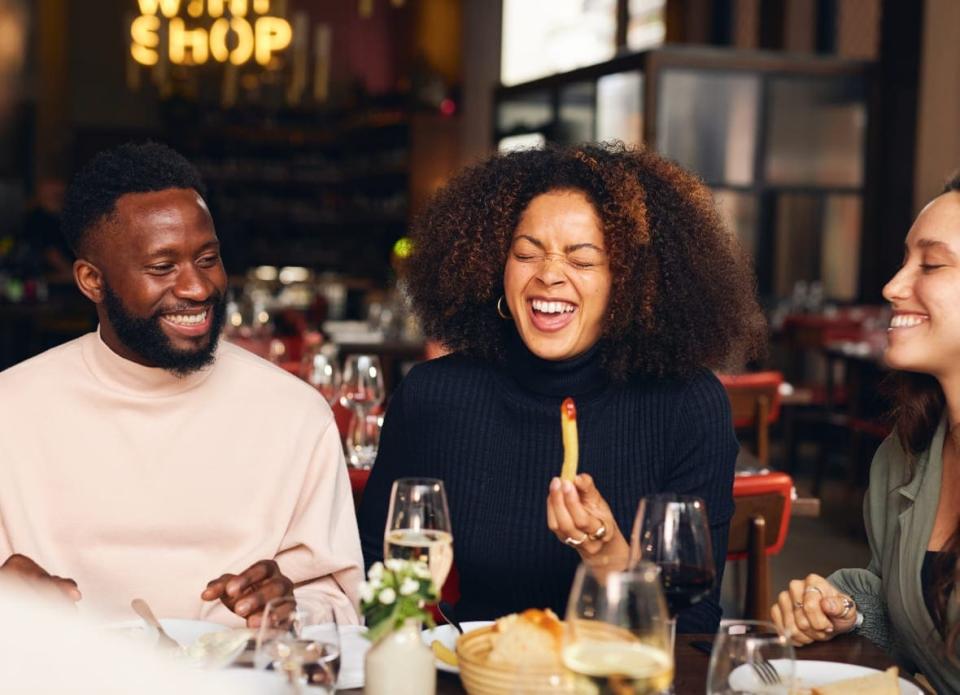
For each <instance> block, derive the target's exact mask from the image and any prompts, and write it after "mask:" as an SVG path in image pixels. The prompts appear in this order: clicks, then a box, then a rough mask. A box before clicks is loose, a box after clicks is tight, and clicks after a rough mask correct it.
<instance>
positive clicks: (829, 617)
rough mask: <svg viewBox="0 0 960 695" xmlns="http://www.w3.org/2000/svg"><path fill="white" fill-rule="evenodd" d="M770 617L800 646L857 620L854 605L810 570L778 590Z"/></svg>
mask: <svg viewBox="0 0 960 695" xmlns="http://www.w3.org/2000/svg"><path fill="white" fill-rule="evenodd" d="M770 617H771V619H772V620H773V622H774V623H775V624H776V626H777V627H779V628H780V629H781V630H783V631H784V632H786V633H787V634H788V635H790V639H791V640H792V641H793V644H794V645H795V646H798V647H800V646H803V645H805V644H810V643H811V642H825V641H827V640H829V639H833V638H834V637H835V636H836V635H840V634H843V633H844V632H850V631H851V630H852V629H853V628H854V627H855V626H856V623H857V606H856V604H855V603H854V602H853V599H852V598H850V597H849V596H847V595H846V594H843V593H841V592H840V591H839V590H838V589H837V588H836V587H835V586H834V585H833V584H831V583H830V582H828V581H827V580H826V579H824V578H823V577H821V576H820V575H818V574H810V575H807V577H806V578H805V579H794V580H793V581H791V582H790V584H789V588H788V589H787V590H786V591H781V592H780V595H779V596H778V597H777V602H776V603H775V604H774V605H773V606H772V607H771V608H770Z"/></svg>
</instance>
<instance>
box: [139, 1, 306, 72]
mask: <svg viewBox="0 0 960 695" xmlns="http://www.w3.org/2000/svg"><path fill="white" fill-rule="evenodd" d="M137 4H138V5H139V7H140V16H138V17H137V18H136V19H134V20H133V23H132V24H131V25H130V39H131V41H130V55H131V56H132V57H133V59H134V60H135V61H137V62H138V63H140V64H141V65H146V66H153V65H156V64H157V63H158V62H160V58H161V53H162V52H165V53H166V55H167V57H168V58H169V60H170V62H171V63H173V64H175V65H203V64H204V63H206V62H207V61H208V60H211V59H212V60H214V61H216V62H218V63H227V62H229V63H230V64H232V65H244V64H246V63H248V62H249V61H250V60H251V59H253V60H255V61H256V62H257V63H259V64H260V65H264V66H266V65H269V64H270V61H271V59H272V58H273V56H274V54H275V53H278V52H279V51H282V50H284V49H285V48H287V47H288V46H289V45H290V41H291V40H292V38H293V30H292V28H291V26H290V23H289V22H288V21H287V20H286V19H283V18H281V17H274V16H271V15H270V0H137ZM181 6H185V9H186V15H187V17H188V18H190V19H186V18H184V17H183V16H181V12H180V11H181ZM164 20H166V30H165V31H164V26H163V24H164ZM191 20H196V21H191ZM209 20H212V23H211V22H210V21H209Z"/></svg>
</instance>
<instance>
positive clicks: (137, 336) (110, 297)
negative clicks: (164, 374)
mask: <svg viewBox="0 0 960 695" xmlns="http://www.w3.org/2000/svg"><path fill="white" fill-rule="evenodd" d="M197 306H198V305H197V304H196V303H193V304H191V305H190V307H189V308H196V307H197ZM209 306H210V311H212V312H213V315H212V317H211V324H210V340H209V342H208V343H207V344H206V345H205V346H204V347H202V348H198V349H196V350H178V349H177V348H175V347H174V346H173V344H172V343H171V342H170V338H168V337H167V334H166V333H164V332H163V328H161V326H160V321H161V320H162V319H161V318H160V312H157V313H155V314H154V315H153V316H150V317H149V318H139V317H137V316H134V315H132V314H131V313H130V312H128V311H127V309H126V307H124V305H123V301H121V299H120V297H119V296H117V295H116V294H115V293H114V292H113V290H111V289H110V285H108V284H107V283H104V286H103V307H104V309H105V310H106V312H107V318H108V319H110V325H111V326H113V330H114V332H115V333H116V334H117V338H119V339H120V342H122V343H123V344H124V345H125V346H126V347H127V348H128V349H129V350H131V351H132V352H134V353H135V354H137V355H139V356H140V357H141V358H143V360H144V361H145V362H147V363H148V364H150V365H152V366H154V367H160V368H161V369H166V370H167V371H168V372H172V373H173V374H174V375H176V376H178V377H184V376H187V375H188V374H191V373H193V372H195V371H197V370H199V369H202V368H204V367H206V366H207V365H208V364H211V363H212V362H213V357H214V352H215V351H216V349H217V342H218V341H219V340H220V330H221V329H222V328H223V321H224V317H225V316H226V313H227V312H226V307H227V303H226V297H225V296H224V295H223V294H221V293H219V292H218V293H216V294H214V295H211V297H210V302H209ZM179 308H183V309H185V308H188V307H186V306H184V307H179Z"/></svg>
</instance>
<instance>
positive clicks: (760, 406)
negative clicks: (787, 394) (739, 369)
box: [718, 371, 783, 467]
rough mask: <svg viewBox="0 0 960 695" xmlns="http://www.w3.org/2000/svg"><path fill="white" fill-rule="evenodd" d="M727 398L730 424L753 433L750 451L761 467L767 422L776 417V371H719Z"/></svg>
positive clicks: (766, 446) (766, 457) (764, 462)
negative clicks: (751, 449)
mask: <svg viewBox="0 0 960 695" xmlns="http://www.w3.org/2000/svg"><path fill="white" fill-rule="evenodd" d="M718 378H719V379H720V383H722V384H723V387H724V389H726V391H727V398H729V399H730V410H731V413H732V415H733V426H734V427H736V428H737V429H746V428H750V429H752V430H753V432H754V449H755V451H754V453H755V454H756V457H757V460H758V462H759V464H760V466H761V467H766V466H768V465H769V462H770V425H771V424H773V423H774V422H776V421H777V419H778V418H779V417H780V384H782V383H783V374H781V373H780V372H773V371H770V372H754V373H752V374H737V375H730V374H720V375H718Z"/></svg>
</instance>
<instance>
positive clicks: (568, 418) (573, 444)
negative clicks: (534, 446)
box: [560, 398, 580, 480]
mask: <svg viewBox="0 0 960 695" xmlns="http://www.w3.org/2000/svg"><path fill="white" fill-rule="evenodd" d="M560 431H561V432H562V433H563V468H561V469H560V479H561V480H573V479H574V478H576V477H577V462H578V460H579V459H580V445H579V442H578V441H577V406H576V405H574V402H573V399H572V398H564V399H563V403H561V404H560Z"/></svg>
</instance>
